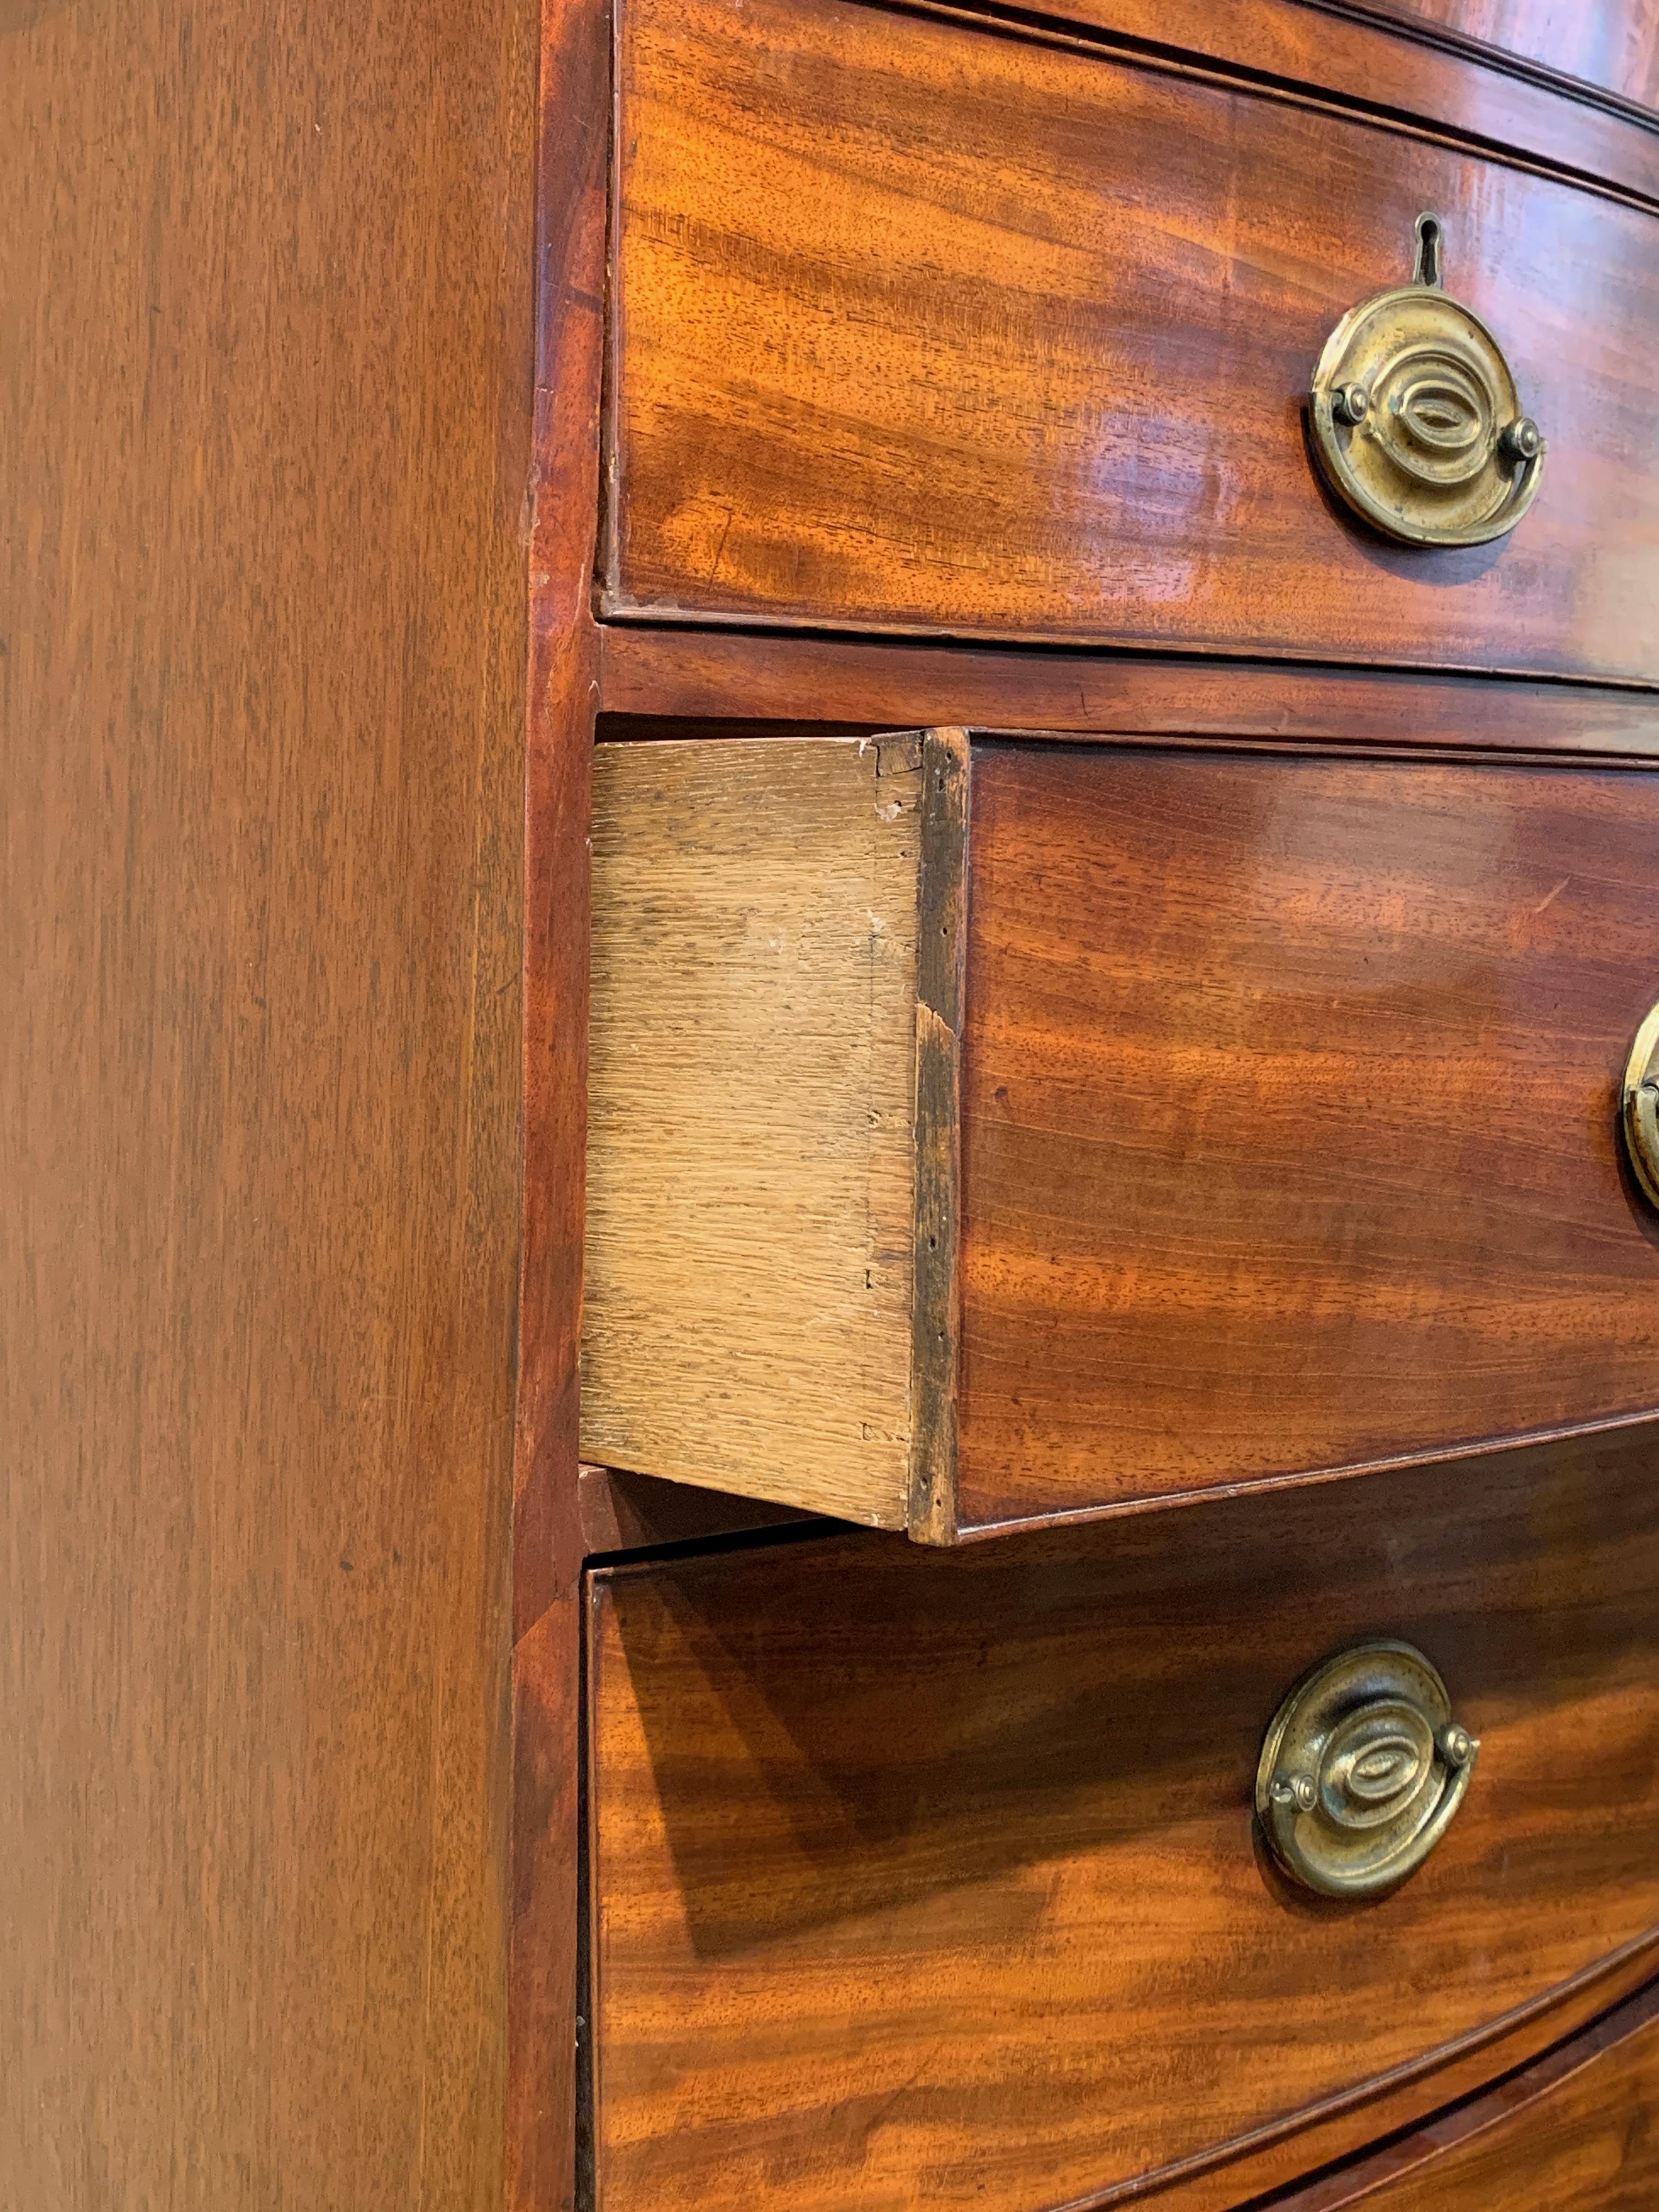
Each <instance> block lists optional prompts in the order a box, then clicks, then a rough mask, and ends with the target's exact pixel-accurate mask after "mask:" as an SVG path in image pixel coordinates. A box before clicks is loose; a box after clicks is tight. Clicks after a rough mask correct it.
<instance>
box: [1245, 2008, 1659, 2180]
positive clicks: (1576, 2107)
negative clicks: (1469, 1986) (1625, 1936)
mask: <svg viewBox="0 0 1659 2212" xmlns="http://www.w3.org/2000/svg"><path fill="white" fill-rule="evenodd" d="M1656 2116H1659V1991H1656V1990H1652V1989H1649V1990H1644V1991H1643V1992H1642V1993H1641V1994H1640V1995H1639V1996H1636V1997H1633V1998H1632V2000H1631V2001H1630V2002H1628V2003H1627V2004H1624V2005H1620V2007H1619V2008H1618V2009H1617V2010H1616V2011H1614V2012H1613V2013H1610V2014H1609V2015H1607V2018H1606V2019H1605V2020H1601V2021H1597V2022H1596V2024H1595V2027H1592V2028H1589V2030H1587V2031H1586V2033H1584V2034H1583V2035H1581V2036H1578V2037H1577V2038H1576V2039H1574V2040H1573V2041H1571V2042H1570V2043H1567V2044H1565V2045H1563V2046H1562V2047H1561V2048H1560V2049H1559V2051H1551V2052H1550V2053H1549V2054H1548V2055H1547V2057H1544V2058H1541V2059H1540V2060H1539V2061H1538V2063H1537V2064H1536V2065H1534V2066H1530V2067H1528V2068H1527V2069H1525V2070H1524V2071H1523V2072H1522V2073H1519V2074H1516V2075H1513V2076H1512V2077H1511V2078H1510V2080H1508V2081H1504V2082H1502V2083H1500V2084H1499V2086H1498V2087H1497V2088H1495V2089H1494V2090H1492V2091H1491V2092H1490V2093H1488V2094H1487V2095H1486V2096H1483V2097H1477V2098H1475V2099H1474V2100H1471V2101H1470V2102H1469V2103H1468V2104H1467V2105H1464V2106H1460V2107H1459V2108H1458V2109H1457V2110H1455V2111H1454V2112H1449V2113H1448V2114H1446V2115H1445V2116H1444V2117H1443V2118H1440V2119H1437V2120H1435V2121H1433V2122H1431V2124H1429V2125H1428V2126H1427V2127H1425V2128H1423V2129H1421V2130H1419V2131H1418V2132H1417V2133H1415V2134H1413V2135H1411V2136H1407V2137H1406V2139H1405V2140H1404V2141H1403V2142H1398V2143H1393V2144H1390V2145H1389V2147H1388V2148H1387V2149H1386V2150H1383V2151H1381V2152H1379V2153H1377V2154H1376V2156H1374V2157H1372V2158H1369V2159H1364V2160H1361V2161H1360V2162H1359V2163H1358V2166H1352V2167H1350V2168H1348V2169H1347V2170H1346V2171H1345V2172H1341V2173H1338V2174H1334V2175H1330V2176H1328V2177H1326V2178H1325V2179H1322V2180H1321V2181H1319V2182H1317V2183H1316V2184H1315V2185H1312V2186H1311V2187H1310V2188H1308V2189H1305V2190H1303V2189H1299V2190H1295V2191H1291V2193H1290V2194H1289V2195H1287V2196H1284V2197H1275V2198H1274V2199H1273V2208H1274V2212H1347V2208H1348V2207H1350V2206H1354V2207H1358V2206H1360V2205H1364V2206H1366V2207H1368V2208H1369V2212H1492V2208H1493V2207H1494V2206H1498V2205H1501V2206H1502V2207H1503V2209H1504V2212H1650V2208H1651V2206H1652V2205H1653V2204H1654V2203H1656V2202H1659V2124H1656ZM1263 2212H1266V2208H1263Z"/></svg>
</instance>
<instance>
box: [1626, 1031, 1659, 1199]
mask: <svg viewBox="0 0 1659 2212" xmlns="http://www.w3.org/2000/svg"><path fill="white" fill-rule="evenodd" d="M1625 1142H1626V1145H1627V1146H1629V1148H1630V1158H1631V1165H1632V1167H1633V1168H1634V1169H1635V1170H1636V1180H1637V1181H1638V1182H1639V1183H1640V1184H1641V1186H1642V1188H1643V1189H1644V1191H1645V1192H1646V1194H1647V1195H1648V1196H1649V1197H1650V1199H1651V1200H1653V1203H1654V1204H1655V1205H1656V1206H1659V1006H1656V1007H1655V1008H1654V1010H1653V1012H1651V1013H1650V1015H1649V1016H1648V1018H1647V1019H1646V1020H1645V1021H1644V1023H1643V1024H1642V1026H1641V1028H1640V1029H1639V1030H1637V1032H1636V1042H1635V1043H1634V1044H1633V1045H1632V1047H1631V1048H1630V1058H1629V1059H1628V1060H1626V1062H1625Z"/></svg>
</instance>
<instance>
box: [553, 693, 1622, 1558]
mask: <svg viewBox="0 0 1659 2212" xmlns="http://www.w3.org/2000/svg"><path fill="white" fill-rule="evenodd" d="M928 743H929V744H930V745H931V744H933V743H934V739H933V738H931V737H930V738H929V740H928ZM958 744H959V741H958ZM896 749H903V750H902V757H903V760H904V763H905V766H904V768H903V769H902V776H903V777H905V778H908V781H907V782H905V784H904V786H903V790H902V796H901V797H900V799H899V800H898V801H897V804H898V806H899V811H898V812H897V814H896V815H895V817H894V818H893V820H892V821H891V822H884V821H883V820H882V818H881V817H882V816H883V815H884V813H885V812H886V811H888V809H887V807H886V806H884V805H883V804H882V803H881V802H880V800H879V797H878V794H879V793H880V792H881V791H882V790H883V789H884V787H885V775H884V774H878V772H877V769H876V768H875V766H874V763H876V761H877V760H878V759H880V758H883V757H892V758H897V757H899V756H898V752H897V750H896ZM599 760H600V771H599V778H600V791H601V805H600V808H599V815H598V817H597V821H596V840H597V842H596V853H597V860H596V866H597V871H598V878H597V880H598V916H599V919H598V922H597V926H596V936H595V993H594V1008H593V1037H594V1046H593V1073H592V1153H591V1170H590V1174H591V1182H592V1237H591V1239H590V1246H589V1257H588V1301H587V1318H586V1330H585V1348H584V1362H585V1391H586V1407H585V1412H584V1417H583V1418H584V1429H583V1435H584V1448H585V1449H586V1452H587V1453H588V1455H589V1456H590V1457H592V1458H594V1459H598V1460H601V1461H605V1462H608V1463H611V1464H613V1465H616V1466H620V1467H626V1468H634V1469H636V1470H638V1471H640V1472H641V1473H645V1474H655V1475H659V1476H667V1477H671V1478H675V1479H678V1480H686V1481H700V1482H702V1483H706V1484H708V1485H710V1486H714V1487H716V1488H720V1489H726V1490H733V1491H739V1492H747V1493H749V1494H752V1495H755V1496H758V1497H763V1498H776V1499H779V1500H781V1501H784V1502H787V1503H790V1504H798V1505H802V1506H806V1507H809V1508H811V1509H813V1510H822V1511H828V1512H831V1513H836V1514H838V1515H840V1516H843V1517H846V1518H849V1519H855V1520H862V1521H866V1522H873V1523H875V1524H876V1525H878V1526H882V1527H901V1526H903V1525H905V1524H906V1522H907V1517H908V1526H909V1528H910V1530H911V1533H912V1534H915V1535H917V1536H919V1537H922V1538H924V1539H926V1540H927V1541H933V1542H951V1541H955V1540H956V1539H957V1537H958V1536H962V1535H968V1534H984V1533H987V1532H989V1531H992V1530H995V1529H997V1528H1005V1527H1007V1526H1010V1525H1012V1524H1015V1523H1019V1522H1031V1521H1046V1520H1054V1519H1058V1518H1065V1517H1068V1516H1079V1515H1088V1514H1093V1513H1098V1512H1104V1511H1112V1510H1122V1509H1125V1508H1128V1507H1133V1506H1138V1505H1144V1504H1148V1503H1153V1502H1157V1501H1158V1500H1160V1499H1165V1498H1170V1497H1172V1496H1179V1495H1184V1494H1188V1493H1191V1492H1200V1491H1204V1490H1209V1489H1217V1488H1226V1487H1228V1486H1236V1485H1240V1484H1262V1483H1275V1482H1280V1481H1291V1480H1295V1481H1304V1480H1308V1479H1310V1478H1311V1477H1318V1476H1323V1475H1328V1474H1335V1473H1340V1472H1345V1471H1347V1472H1351V1471H1354V1470H1357V1469H1358V1468H1366V1467H1371V1466H1376V1465H1378V1464H1383V1463H1388V1462H1402V1461H1406V1460H1410V1459H1414V1458H1425V1457H1433V1456H1440V1455H1444V1454H1446V1453H1448V1452H1450V1451H1454V1450H1462V1449H1479V1448H1481V1447H1483V1446H1486V1445H1487V1444H1490V1443H1502V1442H1504V1441H1515V1440H1516V1439H1518V1438H1520V1437H1526V1436H1542V1435H1545V1434H1547V1433H1551V1432H1553V1431H1559V1430H1567V1429H1578V1428H1585V1427H1589V1426H1595V1425H1606V1424H1608V1423H1611V1422H1616V1421H1620V1420H1626V1419H1632V1418H1636V1417H1639V1416H1643V1415H1645V1414H1646V1413H1650V1411H1652V1410H1653V1409H1654V1408H1655V1405H1656V1395H1655V1377H1656V1375H1659V1305H1656V1303H1655V1298H1654V1292H1655V1291H1656V1289H1659V1222H1656V1220H1655V1218H1654V1217H1653V1215H1652V1212H1651V1210H1650V1208H1648V1207H1647V1206H1646V1204H1645V1202H1644V1200H1642V1198H1641V1197H1640V1195H1639V1194H1638V1191H1637V1189H1636V1187H1635V1185H1634V1183H1633V1182H1632V1179H1631V1177H1630V1176H1629V1175H1628V1173H1627V1171H1626V1164H1625V1161H1624V1156H1623V1152H1622V1149H1621V1145H1620V1137H1619V1133H1618V1125H1617V1105H1616V1091H1617V1084H1618V1079H1619V1077H1620V1072H1621V1070H1622V1067H1623V1064H1624V1060H1625V1055H1626V1051H1627V1049H1628V1047H1629V1043H1630V1040H1631V1038H1632V1036H1633V1034H1634V1032H1635V1030H1636V1028H1637V1026H1638V1023H1639V1022H1640V1020H1641V1018H1642V1017H1643V1016H1644V1013H1645V1012H1646V1011H1647V1009H1648V1007H1649V1006H1650V1005H1651V1004H1652V1002H1653V1000H1654V999H1655V997H1656V995H1659V925H1656V922H1655V920H1654V916H1653V912H1652V905H1651V901H1650V899H1649V898H1648V896H1647V895H1646V887H1647V885H1648V884H1649V883H1650V880H1651V877H1652V873H1653V870H1654V867H1655V866H1656V861H1659V780H1656V778H1655V777H1654V776H1653V775H1651V774H1650V773H1647V772H1641V771H1632V770H1627V769H1607V768H1589V767H1586V768H1573V769H1569V768H1566V767H1559V768H1558V767H1532V766H1524V767H1523V766H1519V765H1514V764H1509V765H1498V764H1495V763H1486V764H1482V765H1477V766H1469V765H1464V764H1459V763H1440V762H1436V763H1426V762H1414V761H1413V762H1407V761H1402V760H1345V759H1340V758H1338V757H1333V756H1332V755H1330V754H1328V753H1326V754H1321V753H1316V752H1310V753H1305V754H1283V753H1279V754H1275V753H1273V752H1270V751H1260V752H1244V751H1237V750H1229V749H1227V748H1225V747H1212V748H1210V749H1207V750H1199V749H1190V750H1178V749H1175V748H1166V747H1158V746H1147V745H1140V744H1118V745H1098V744H1097V745H1085V744H1064V745H1062V744H1053V743H1047V742H1040V741H1031V742H1024V743H1017V742H1014V741H1012V740H1009V739H1006V738H992V737H987V736H986V735H984V734H982V733H981V735H979V736H977V737H975V738H974V739H973V740H972V741H971V750H970V755H969V763H970V784H971V791H972V794H973V795H972V799H971V802H970V803H969V805H967V806H966V808H965V809H964V811H965V812H966V814H967V817H968V818H969V822H970V823H971V828H970V829H969V833H968V837H967V842H966V853H965V858H966V871H967V889H966V897H965V905H966V916H967V920H966V934H965V944H966V975H965V990H964V993H963V995H962V997H961V1000H960V1004H959V1006H958V1005H957V1001H956V998H955V996H954V994H951V993H947V994H946V995H945V996H944V997H941V996H939V994H938V992H937V991H935V993H934V998H933V1000H930V1001H929V1005H932V1004H933V1003H935V1001H936V1002H937V1005H938V1006H939V1008H944V1007H945V1006H946V1004H947V999H948V1000H949V1003H950V1004H951V1006H953V1007H954V1008H955V1011H954V1012H949V1013H945V1014H944V1015H942V1016H940V1017H939V1018H936V1017H935V1016H934V1015H933V1014H930V1012H929V1006H927V1005H922V1004H921V1003H920V1001H919V999H918V993H917V969H916V961H915V944H916V925H917V915H918V905H919V894H918V883H917V862H918V854H919V852H920V851H921V849H922V848H925V847H926V845H927V836H928V832H927V827H926V824H927V819H928V813H927V808H926V807H925V808H924V811H923V813H922V815H921V823H922V829H921V835H920V836H918V835H917V832H916V820H917V817H916V816H915V812H914V809H915V803H916V800H917V799H918V797H919V796H921V793H922V791H923V789H924V788H928V787H927V785H926V779H925V778H923V779H918V778H917V776H916V768H915V763H916V742H915V739H914V738H902V739H901V738H886V739H876V740H871V741H868V742H867V743H866V741H863V740H856V741H855V740H846V739H843V740H836V739H831V738H793V739H777V740H772V741H767V742H745V741H743V740H732V741H724V742H722V741H720V740H707V739H704V740H696V739H693V740H688V741H684V742H682V743H678V744H672V743H670V744H609V745H604V746H601V747H600V748H599ZM929 804H930V805H931V800H930V802H929ZM952 850H953V851H957V852H960V851H961V840H960V832H959V830H958V833H957V843H956V845H954V846H953V848H952ZM946 888H947V890H948V887H946ZM920 903H921V906H922V907H924V908H927V910H928V913H929V914H932V913H933V911H934V909H937V910H938V915H939V918H942V919H945V921H946V922H947V927H946V932H945V935H946V939H948V940H949V942H951V943H957V942H960V941H961V939H960V933H959V921H960V915H961V912H962V908H963V897H962V895H961V893H960V891H957V892H956V893H954V894H951V895H950V896H946V890H941V889H940V888H939V887H938V886H936V887H935V888H934V890H933V891H931V892H928V893H927V894H926V895H925V896H922V897H921V901H920ZM951 915H956V916H957V923H956V924H950V922H949V917H950V916H951ZM872 917H873V921H872ZM924 926H925V928H926V929H927V932H928V936H927V941H928V943H929V944H930V945H931V944H932V943H933V927H934V925H933V921H925V923H924ZM952 972H954V971H952ZM958 1024H959V1025H960V1037H961V1043H960V1069H959V1073H957V1049H958V1048H957V1042H956V1039H957V1030H958ZM935 1032H937V1034H938V1035H939V1037H940V1038H941V1039H942V1040H944V1041H945V1042H947V1043H948V1044H949V1047H950V1049H949V1053H948V1054H947V1055H946V1058H945V1060H943V1061H941V1062H940V1067H941V1068H942V1069H944V1070H945V1085H946V1089H945V1091H941V1092H940V1094H939V1100H936V1101H935V1102H934V1107H933V1110H932V1112H931V1114H930V1115H923V1116H922V1117H921V1119H917V1118H916V1116H915V1113H914V1112H913V1105H914V1102H915V1100H916V1099H918V1098H920V1097H921V1096H922V1091H923V1088H924V1085H923V1081H922V1079H923V1074H924V1073H925V1070H924V1067H923V1061H922V1059H921V1058H919V1057H918V1055H917V1054H916V1050H915V1038H916V1037H918V1036H920V1037H921V1038H922V1039H923V1040H924V1041H926V1040H927V1038H928V1037H929V1036H932V1035H933V1034H934V1033H935ZM786 1039H787V1045H788V1048H787V1050H785V1049H781V1041H782V1040H786ZM947 1091H948V1098H947V1097H946V1092H947ZM952 1102H955V1103H957V1109H958V1110H957V1115H956V1119H957V1121H958V1122H959V1128H960V1135H959V1139H957V1137H956V1131H955V1129H954V1128H953V1127H951V1103H952ZM952 1139H955V1141H951V1140H952ZM958 1147H959V1160H960V1168H959V1181H958V1169H957V1158H958ZM958 1190H959V1195H958ZM913 1223H914V1224H915V1233H916V1235H917V1237H918V1238H920V1239H921V1240H922V1241H921V1243H919V1244H918V1247H917V1249H918V1251H919V1253H920V1254H921V1257H922V1259H923V1260H926V1261H927V1262H928V1265H926V1266H922V1265H920V1264H919V1265H918V1267H916V1268H915V1269H914V1270H913V1269H912V1267H911V1266H910V1265H909V1258H908V1255H909V1246H910V1238H911V1225H912V1224H913ZM953 1253H954V1254H956V1255H957V1258H956V1266H955V1269H954V1271H953V1270H952V1268H951V1265H950V1264H949V1263H950V1260H951V1255H952V1254H953ZM936 1255H944V1256H943V1258H942V1259H941V1260H940V1262H939V1266H938V1267H933V1264H932V1263H933V1260H934V1258H935V1256H936ZM935 1277H937V1281H936V1283H935V1290H936V1291H937V1296H935V1295H934V1294H933V1292H930V1291H927V1284H928V1283H930V1282H935ZM913 1299H914V1300H915V1314H914V1319H913V1318H912V1313H911V1302H912V1300H913ZM958 1316H959V1318H958ZM913 1328H914V1331H915V1357H914V1358H909V1359H907V1354H906V1340H907V1337H908V1334H909V1332H910V1331H911V1330H912V1329H913ZM953 1347H957V1348H956V1349H953ZM907 1462H908V1464H910V1465H911V1466H912V1467H913V1468H914V1472H915V1480H914V1482H913V1486H912V1491H911V1496H910V1501H909V1508H908V1516H907V1511H906V1507H905V1502H904V1496H905V1493H904V1484H903V1480H902V1470H903V1469H904V1468H905V1466H906V1464H907Z"/></svg>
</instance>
